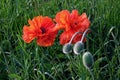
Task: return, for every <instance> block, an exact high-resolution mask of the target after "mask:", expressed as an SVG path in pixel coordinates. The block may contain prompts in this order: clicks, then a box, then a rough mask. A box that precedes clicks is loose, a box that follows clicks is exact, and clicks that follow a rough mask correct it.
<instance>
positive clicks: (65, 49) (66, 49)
mask: <svg viewBox="0 0 120 80" xmlns="http://www.w3.org/2000/svg"><path fill="white" fill-rule="evenodd" d="M70 52H72V44H69V43H67V44H65V45H64V46H63V53H65V54H67V53H70Z"/></svg>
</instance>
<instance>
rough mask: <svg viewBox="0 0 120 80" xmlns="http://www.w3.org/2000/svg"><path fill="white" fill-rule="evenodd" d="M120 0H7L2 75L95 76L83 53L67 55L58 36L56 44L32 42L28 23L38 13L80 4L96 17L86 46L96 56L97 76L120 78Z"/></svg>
mask: <svg viewBox="0 0 120 80" xmlns="http://www.w3.org/2000/svg"><path fill="white" fill-rule="evenodd" d="M119 4H120V1H119V0H1V2H0V80H6V79H10V80H13V79H16V80H92V77H91V75H90V73H89V71H88V70H87V69H86V68H85V67H84V66H83V63H82V54H81V55H75V54H72V53H71V54H68V55H66V54H64V53H62V45H60V44H59V40H58V37H59V36H58V37H57V39H56V41H55V44H54V45H53V46H51V47H46V48H45V47H40V46H38V45H36V42H35V41H33V42H32V43H30V44H26V43H25V42H24V41H23V40H22V38H21V36H22V28H23V26H24V25H27V24H28V22H27V21H28V19H32V18H33V17H35V16H38V15H44V16H50V17H51V18H54V17H55V14H56V13H57V12H58V11H61V10H63V9H67V10H70V11H72V10H73V9H77V10H78V11H79V13H80V14H82V13H83V12H86V13H87V15H88V16H90V21H91V26H90V28H91V30H92V32H91V33H90V34H88V35H87V42H86V43H85V47H86V51H90V52H91V53H92V54H93V55H94V62H95V63H94V66H93V67H92V72H93V75H94V78H95V80H120V31H119V30H120V5H119Z"/></svg>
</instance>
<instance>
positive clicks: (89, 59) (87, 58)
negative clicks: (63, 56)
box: [82, 52, 94, 69]
mask: <svg viewBox="0 0 120 80" xmlns="http://www.w3.org/2000/svg"><path fill="white" fill-rule="evenodd" d="M82 59H83V65H84V66H85V67H86V68H87V69H89V68H90V67H91V66H92V65H93V63H94V60H93V56H92V54H91V53H90V52H85V53H84V54H83V58H82Z"/></svg>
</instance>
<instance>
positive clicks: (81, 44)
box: [73, 41, 84, 54]
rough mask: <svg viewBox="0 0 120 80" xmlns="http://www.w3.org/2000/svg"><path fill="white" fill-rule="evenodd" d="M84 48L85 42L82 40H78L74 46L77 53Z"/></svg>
mask: <svg viewBox="0 0 120 80" xmlns="http://www.w3.org/2000/svg"><path fill="white" fill-rule="evenodd" d="M83 49H84V44H83V43H82V42H81V41H78V42H77V43H76V44H75V45H74V48H73V51H74V53H75V54H80V53H81V51H82V50H83Z"/></svg>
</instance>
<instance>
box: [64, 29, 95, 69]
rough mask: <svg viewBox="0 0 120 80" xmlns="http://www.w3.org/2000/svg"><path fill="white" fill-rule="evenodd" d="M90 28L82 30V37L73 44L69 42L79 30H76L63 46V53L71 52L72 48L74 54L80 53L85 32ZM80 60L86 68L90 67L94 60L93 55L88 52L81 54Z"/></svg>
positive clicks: (82, 49)
mask: <svg viewBox="0 0 120 80" xmlns="http://www.w3.org/2000/svg"><path fill="white" fill-rule="evenodd" d="M89 30H90V29H87V30H85V31H84V33H83V35H82V38H81V40H80V41H78V42H76V43H75V44H74V46H73V45H72V44H71V43H72V40H73V39H74V37H75V36H76V35H77V34H79V33H80V32H76V33H75V34H74V35H73V36H72V38H71V40H70V42H69V43H66V44H65V45H64V46H63V53H65V54H68V53H71V52H72V49H73V52H74V54H76V55H78V54H80V53H82V52H83V51H84V43H83V40H84V38H85V35H86V34H87V32H88V31H89ZM82 60H83V65H84V66H85V67H86V68H87V69H90V68H91V66H92V65H93V63H94V60H93V56H92V54H91V53H90V52H88V51H87V52H85V53H84V54H83V56H82Z"/></svg>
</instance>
